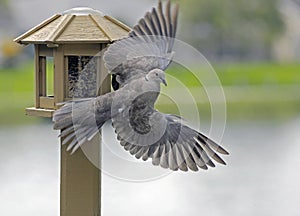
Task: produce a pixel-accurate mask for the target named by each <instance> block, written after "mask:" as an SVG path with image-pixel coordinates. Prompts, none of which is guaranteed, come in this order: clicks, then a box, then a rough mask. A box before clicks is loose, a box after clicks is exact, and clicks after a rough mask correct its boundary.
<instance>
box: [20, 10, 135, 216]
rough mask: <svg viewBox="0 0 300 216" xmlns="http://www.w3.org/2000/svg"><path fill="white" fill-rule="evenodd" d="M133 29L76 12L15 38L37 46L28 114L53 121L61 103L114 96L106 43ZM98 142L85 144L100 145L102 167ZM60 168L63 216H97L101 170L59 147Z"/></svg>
mask: <svg viewBox="0 0 300 216" xmlns="http://www.w3.org/2000/svg"><path fill="white" fill-rule="evenodd" d="M130 30H131V29H130V28H129V27H127V26H126V25H124V24H123V23H121V22H119V21H117V20H116V19H114V18H112V17H110V16H106V15H105V16H104V15H102V14H101V13H100V12H99V11H95V10H93V9H90V8H74V9H71V10H68V11H66V12H64V13H63V14H57V15H54V16H52V17H51V18H49V19H47V20H46V21H44V22H42V23H41V24H39V25H38V26H36V27H34V28H32V29H31V30H29V31H28V32H26V33H25V34H23V35H21V36H19V37H18V38H16V39H15V41H16V42H17V43H20V44H25V45H28V44H34V46H35V106H34V107H31V108H27V109H26V114H27V115H32V116H43V117H51V116H52V115H53V113H54V111H55V109H57V108H59V103H61V102H64V101H67V100H70V99H74V98H85V97H94V96H97V95H101V94H104V93H106V92H108V91H110V86H111V85H110V83H111V82H110V78H109V76H107V71H106V69H105V67H104V62H103V59H102V55H103V52H104V50H105V48H106V47H107V45H108V44H110V43H112V42H113V41H115V40H119V39H121V38H124V37H127V36H128V33H129V31H130ZM49 62H50V63H51V64H48V63H49ZM52 62H53V64H52ZM49 65H50V66H52V68H50V67H49ZM51 73H53V74H51ZM50 79H51V80H50ZM52 85H53V86H52ZM51 87H52V88H51ZM100 141H101V139H100V137H99V136H96V137H95V138H94V139H93V140H92V141H89V142H90V143H88V144H87V145H84V146H86V147H90V146H92V145H94V147H95V146H96V147H95V148H96V150H95V148H93V149H92V152H93V154H94V155H96V158H97V160H99V161H98V162H99V163H98V164H101V163H100V162H101V159H100V148H101V147H100V145H99V142H100ZM60 167H61V169H60V172H61V177H60V215H61V216H82V215H84V216H99V215H100V214H101V171H100V170H99V169H98V168H97V167H96V166H94V165H93V164H92V163H91V162H90V161H89V160H88V159H87V157H86V156H85V154H84V153H83V150H82V149H78V150H77V151H76V153H74V154H73V155H70V153H69V152H67V151H66V145H64V146H62V147H61V158H60Z"/></svg>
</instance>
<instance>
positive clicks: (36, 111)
mask: <svg viewBox="0 0 300 216" xmlns="http://www.w3.org/2000/svg"><path fill="white" fill-rule="evenodd" d="M53 113H54V110H53V109H43V108H36V107H29V108H26V109H25V114H26V115H29V116H39V117H48V118H51V117H52V116H53Z"/></svg>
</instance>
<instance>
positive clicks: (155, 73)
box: [146, 68, 167, 86]
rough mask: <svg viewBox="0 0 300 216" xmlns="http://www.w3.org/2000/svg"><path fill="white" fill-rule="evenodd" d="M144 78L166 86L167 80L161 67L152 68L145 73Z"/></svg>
mask: <svg viewBox="0 0 300 216" xmlns="http://www.w3.org/2000/svg"><path fill="white" fill-rule="evenodd" d="M146 80H151V81H156V82H160V83H163V84H164V85H165V86H167V82H166V79H165V72H164V71H163V70H161V69H158V68H156V69H153V70H151V71H150V72H149V73H148V74H147V75H146Z"/></svg>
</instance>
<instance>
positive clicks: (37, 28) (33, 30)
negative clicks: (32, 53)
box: [14, 14, 61, 44]
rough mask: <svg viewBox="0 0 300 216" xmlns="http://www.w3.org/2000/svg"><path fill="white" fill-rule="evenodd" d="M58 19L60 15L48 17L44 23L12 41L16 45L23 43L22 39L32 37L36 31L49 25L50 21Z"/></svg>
mask: <svg viewBox="0 0 300 216" xmlns="http://www.w3.org/2000/svg"><path fill="white" fill-rule="evenodd" d="M58 17H61V15H60V14H55V15H53V16H52V17H50V18H49V19H46V20H45V21H43V22H42V23H40V24H39V25H37V26H35V27H33V28H32V29H30V30H29V31H27V32H25V33H24V34H22V35H20V36H19V37H17V38H16V39H14V42H17V43H21V44H22V43H23V41H22V40H23V39H24V38H26V37H28V36H30V35H32V34H33V33H35V32H36V31H38V30H39V29H41V28H43V27H44V26H46V25H48V24H49V23H51V22H52V21H54V20H56V19H57V18H58ZM25 43H28V42H27V41H25Z"/></svg>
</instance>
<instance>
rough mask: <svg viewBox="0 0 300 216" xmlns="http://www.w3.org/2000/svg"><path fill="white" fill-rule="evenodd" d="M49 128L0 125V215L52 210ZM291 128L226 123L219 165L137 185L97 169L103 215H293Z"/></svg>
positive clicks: (298, 160)
mask: <svg viewBox="0 0 300 216" xmlns="http://www.w3.org/2000/svg"><path fill="white" fill-rule="evenodd" d="M51 127H52V125H49V124H43V125H35V126H26V127H17V128H3V127H2V128H0V143H1V144H0V171H1V174H0V175H1V176H0V183H1V184H0V203H1V208H0V214H1V215H12V216H14V215H23V216H27V215H28V216H32V215H43V216H55V215H59V188H58V186H59V163H58V158H59V157H58V156H59V142H58V139H57V133H56V132H54V131H53V130H52V129H51ZM299 130H300V119H298V120H293V121H289V122H258V123H257V122H240V123H232V122H229V123H228V124H227V128H226V131H225V135H224V142H223V144H224V146H225V147H226V148H227V149H228V150H229V151H230V153H231V155H230V156H229V157H226V158H225V159H226V161H227V163H228V165H227V166H226V167H225V166H217V168H216V169H212V170H210V171H200V172H197V173H172V174H170V175H167V176H166V177H164V178H161V179H158V180H156V181H150V182H144V183H130V182H124V181H120V180H117V179H114V178H111V177H110V176H107V175H104V176H103V185H102V187H103V195H102V196H103V198H102V205H103V206H102V207H103V210H102V211H103V215H104V216H105V215H109V216H113V215H123V216H127V215H128V216H129V215H130V216H132V215H143V216H150V215H151V216H152V215H155V216H165V215H173V216H183V215H190V216H194V215H195V216H196V215H202V214H203V215H209V216H223V215H231V216H234V215H249V216H250V215H251V216H252V215H289V216H294V215H295V216H296V215H299V214H300V208H299V205H298V203H299V200H300V185H299V182H300V173H299V170H300V157H299V152H300V137H299V135H298V133H299ZM113 144H115V143H113ZM120 151H121V147H120ZM112 162H113V161H112ZM120 169H123V168H121V167H120ZM145 169H147V165H145ZM157 169H160V168H158V167H157ZM145 172H147V170H145Z"/></svg>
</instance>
